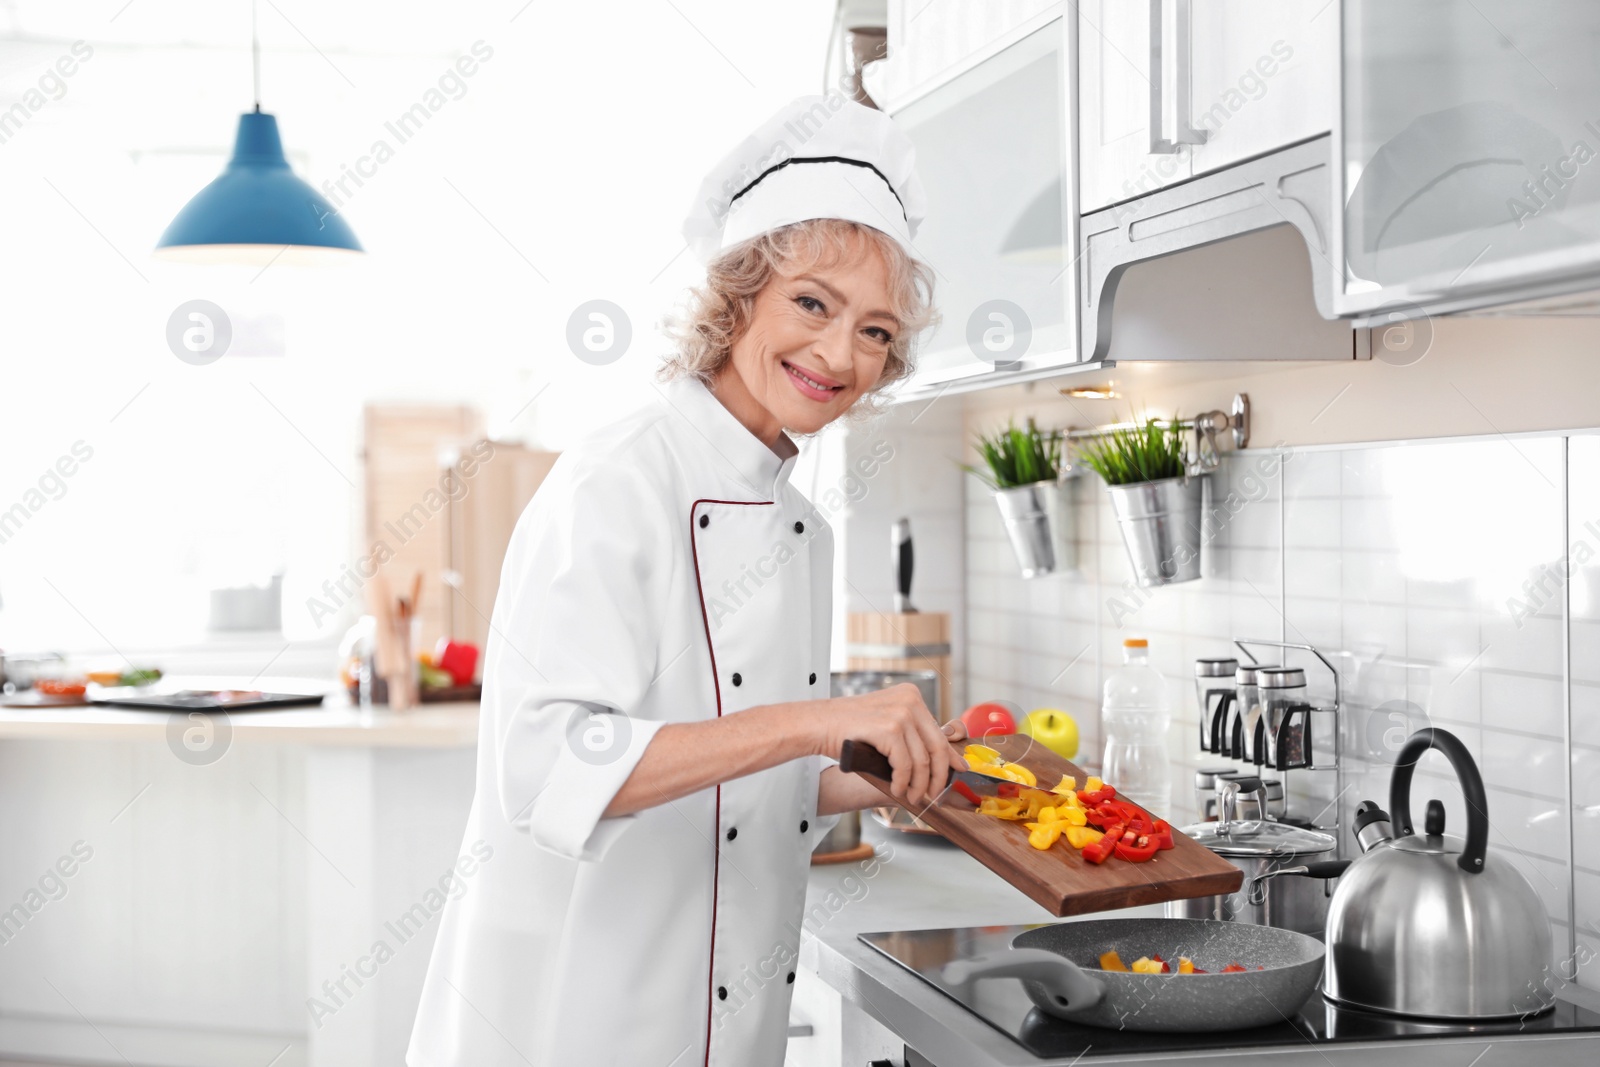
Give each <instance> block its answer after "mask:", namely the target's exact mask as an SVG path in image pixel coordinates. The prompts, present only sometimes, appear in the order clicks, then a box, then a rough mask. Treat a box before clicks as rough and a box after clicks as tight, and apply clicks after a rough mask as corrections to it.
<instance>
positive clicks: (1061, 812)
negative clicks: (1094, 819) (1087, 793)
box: [1056, 808, 1089, 826]
mask: <svg viewBox="0 0 1600 1067" xmlns="http://www.w3.org/2000/svg"><path fill="white" fill-rule="evenodd" d="M1056 819H1057V821H1059V822H1064V823H1068V824H1069V825H1072V826H1084V825H1086V824H1087V823H1088V822H1089V816H1088V815H1087V814H1086V813H1085V812H1084V810H1083V809H1082V808H1057V809H1056Z"/></svg>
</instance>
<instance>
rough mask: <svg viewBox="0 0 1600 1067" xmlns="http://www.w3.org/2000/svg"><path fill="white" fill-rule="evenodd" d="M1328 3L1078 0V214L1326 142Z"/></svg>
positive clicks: (1332, 20) (1330, 46) (1331, 47)
mask: <svg viewBox="0 0 1600 1067" xmlns="http://www.w3.org/2000/svg"><path fill="white" fill-rule="evenodd" d="M1336 11H1337V5H1336V4H1330V3H1329V2H1328V0H1203V2H1200V3H1193V2H1192V0H1082V2H1081V3H1080V4H1079V5H1078V64H1079V67H1078V93H1079V116H1078V118H1079V132H1078V139H1079V163H1078V173H1079V183H1080V203H1081V206H1082V210H1083V211H1085V212H1091V211H1097V210H1099V209H1101V208H1105V207H1109V206H1110V205H1112V204H1116V203H1121V202H1123V201H1127V200H1132V199H1135V198H1137V197H1140V196H1143V195H1145V194H1147V193H1151V192H1154V191H1155V190H1157V189H1160V188H1162V187H1164V186H1167V185H1171V184H1173V183H1175V182H1181V181H1184V180H1186V179H1188V178H1191V177H1194V176H1197V175H1200V174H1204V173H1208V172H1210V171H1214V170H1218V169H1220V168H1222V167H1227V166H1231V165H1233V164H1235V163H1238V162H1241V161H1243V160H1246V159H1249V158H1252V157H1254V156H1259V155H1261V154H1263V153H1265V152H1270V151H1274V150H1276V149H1278V148H1283V147H1286V146H1288V145H1291V144H1295V143H1297V142H1300V141H1304V140H1307V139H1308V138H1311V137H1316V136H1319V135H1321V134H1324V133H1327V132H1328V130H1329V127H1330V125H1331V120H1332V110H1333V97H1334V89H1333V86H1334V53H1335V37H1336V32H1337V21H1336V20H1337V15H1336Z"/></svg>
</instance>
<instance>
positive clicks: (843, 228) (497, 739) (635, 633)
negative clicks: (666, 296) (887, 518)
mask: <svg viewBox="0 0 1600 1067" xmlns="http://www.w3.org/2000/svg"><path fill="white" fill-rule="evenodd" d="M921 215H922V188H921V185H920V183H919V182H918V180H917V177H916V174H915V172H914V171H913V168H912V148H911V145H910V143H909V142H908V140H907V138H906V137H905V135H904V134H903V133H901V132H900V131H899V130H898V129H897V128H896V127H895V126H894V124H893V123H892V122H891V121H890V120H889V118H888V117H887V116H885V115H883V114H882V113H880V112H878V111H875V110H872V109H870V108H865V107H862V106H860V105H857V104H854V103H851V102H848V101H845V100H843V99H842V98H838V97H832V98H824V97H802V98H801V99H799V100H796V101H795V102H794V103H792V104H790V105H789V106H788V107H785V108H784V109H782V110H781V111H779V112H778V113H777V114H776V115H774V116H773V117H772V118H771V119H769V120H768V121H767V122H766V123H765V124H764V125H763V126H762V127H761V128H760V129H758V130H756V132H755V133H754V134H752V135H751V136H750V137H749V138H747V139H746V140H745V141H744V142H742V143H741V144H740V145H739V146H738V147H737V148H735V149H734V151H733V152H731V153H730V154H729V155H728V156H727V157H726V158H725V159H724V160H723V161H722V162H721V164H720V165H719V166H718V167H717V169H716V170H714V171H713V172H712V173H711V174H710V175H709V176H708V177H707V178H706V180H705V183H704V184H703V186H702V187H701V190H700V195H699V197H698V199H697V202H696V206H695V210H694V211H693V213H692V214H691V216H690V218H689V219H688V221H687V222H686V224H685V236H686V237H687V238H688V240H689V242H690V244H691V246H692V247H694V248H695V250H696V251H697V252H698V253H700V254H701V255H702V257H703V258H706V259H708V260H709V265H708V267H707V278H706V284H705V286H704V287H703V288H702V289H700V290H698V291H697V292H696V293H695V295H694V299H693V300H692V301H691V307H690V313H689V315H688V319H687V321H686V322H684V323H682V324H680V327H679V331H678V333H679V336H678V338H677V340H678V351H677V352H676V353H675V354H674V355H673V357H672V358H671V359H670V360H669V361H668V362H667V365H666V367H665V369H664V374H663V377H665V378H666V381H665V383H664V384H663V385H662V386H661V387H660V388H659V390H658V392H659V394H660V395H659V398H658V399H657V400H656V401H655V402H653V403H651V404H649V405H648V406H646V407H645V408H644V409H642V410H640V411H638V412H636V413H633V414H631V415H628V416H626V417H624V418H622V419H621V420H620V421H618V422H615V423H613V424H612V425H610V426H607V427H605V428H603V429H601V430H599V431H598V432H595V433H593V434H592V435H591V436H589V437H588V438H587V439H586V440H585V441H583V442H582V443H581V444H579V445H578V446H577V447H575V448H573V449H572V450H570V451H568V452H566V453H565V454H563V455H562V457H561V459H560V461H559V462H557V463H556V465H555V468H554V469H553V470H552V471H551V473H550V476H549V477H548V478H547V479H546V480H545V482H544V484H543V485H542V486H541V487H540V488H539V491H538V493H537V494H536V495H535V496H534V498H533V501H532V503H531V504H529V506H528V508H527V510H526V511H525V512H524V513H523V515H522V518H521V520H520V521H519V522H518V524H517V528H516V531H515V533H514V534H513V535H512V540H511V544H510V547H509V549H508V551H507V554H506V560H505V567H504V570H503V572H502V574H501V581H500V595H499V597H498V599H497V600H496V602H495V606H494V614H493V626H492V636H491V637H490V639H489V644H488V651H487V656H486V660H485V669H484V691H483V711H482V716H483V717H482V726H481V729H480V732H479V740H478V782H477V792H476V795H475V798H474V801H473V805H472V813H471V816H470V818H469V821H468V825H467V832H466V839H465V841H464V843H463V845H462V853H461V854H462V857H463V859H462V861H461V864H460V866H459V867H458V871H459V872H460V873H461V882H462V885H463V886H464V889H463V891H462V892H460V893H458V894H456V896H455V897H454V898H453V899H452V900H451V901H450V903H449V905H448V907H447V908H446V910H445V912H444V914H443V917H442V919H441V924H440V929H439V935H438V940H437V942H436V944H435V947H434V952H433V959H432V962H431V964H430V966H429V970H428V975H427V981H426V985H425V988H424V990H423V995H422V1003H421V1006H420V1008H419V1010H418V1015H417V1022H416V1028H415V1031H414V1033H413V1035H412V1039H411V1047H410V1050H409V1052H408V1055H407V1059H406V1062H407V1063H408V1064H409V1065H410V1067H526V1065H530V1064H531V1065H535V1067H580V1065H586V1064H596V1065H600V1064H607V1065H610V1064H617V1065H626V1067H688V1065H694V1064H698V1065H704V1067H711V1065H715V1067H777V1065H778V1064H780V1063H781V1062H782V1061H783V1055H784V1044H785V1040H786V1032H787V1027H788V1017H789V1001H790V994H791V992H792V989H793V986H792V984H791V983H793V981H794V977H795V973H794V972H795V965H796V956H797V950H798V947H799V930H800V923H801V917H802V911H803V906H804V901H805V892H806V872H807V866H808V861H809V856H810V852H811V850H812V848H813V846H814V845H815V844H816V843H817V842H818V840H820V837H821V835H822V834H824V833H825V832H826V831H827V829H828V828H829V826H830V825H831V822H832V821H833V820H832V819H830V818H829V816H832V815H836V814H837V813H839V812H841V811H847V810H853V809H856V808H860V807H864V806H866V805H868V804H870V803H873V802H875V801H877V800H880V799H881V795H880V794H878V793H877V791H876V790H875V789H874V788H873V787H872V786H871V785H869V784H868V783H866V782H864V781H862V780H861V779H859V778H857V777H856V776H854V775H846V774H844V773H842V772H841V771H840V770H839V769H838V768H837V767H836V766H831V765H830V764H831V762H832V758H834V757H837V755H838V753H839V748H840V745H841V743H842V742H844V741H845V740H846V739H850V738H855V739H859V740H863V741H867V742H870V743H871V744H872V745H874V746H875V747H877V748H878V749H879V750H881V751H882V752H884V753H885V754H887V755H888V757H889V759H890V761H891V763H892V764H893V765H894V780H893V790H894V792H895V794H896V795H897V796H899V797H902V798H904V799H905V801H906V802H907V803H908V804H911V805H913V806H915V805H920V804H926V803H928V802H929V801H930V800H931V798H932V797H934V796H937V795H938V794H939V793H940V792H941V791H942V790H943V788H944V785H945V782H946V778H947V773H948V771H949V769H950V768H951V767H960V766H962V765H963V764H962V762H961V759H960V757H959V756H957V755H955V752H954V749H952V747H951V746H950V744H949V742H950V741H951V740H958V739H959V738H960V737H961V736H962V735H961V730H960V726H959V724H958V723H957V724H951V726H949V727H946V728H945V731H941V729H940V728H939V727H938V725H937V724H936V722H935V720H934V719H933V717H932V716H931V715H930V714H929V712H928V709H927V708H926V707H925V706H924V705H923V703H922V701H921V699H920V697H919V696H918V694H917V691H916V689H915V688H914V687H912V686H898V687H895V688H892V689H888V690H885V691H884V692H882V693H877V694H872V695H868V696H860V697H850V698H843V699H835V700H830V699H828V660H829V637H830V618H831V607H832V605H831V599H832V598H831V590H832V584H833V546H832V538H831V533H830V531H829V529H828V526H827V524H826V523H825V522H824V521H823V520H822V517H821V516H820V515H819V514H818V513H817V511H816V509H815V508H813V507H812V506H811V505H810V504H809V503H808V502H807V501H806V499H805V498H804V497H802V496H801V495H800V493H799V492H798V491H797V490H796V489H795V488H794V487H793V486H792V485H790V484H789V474H790V471H791V469H792V468H793V466H794V462H795V455H796V451H797V449H796V446H795V443H794V441H793V440H792V439H791V437H790V434H800V435H805V434H813V433H816V432H817V431H819V430H821V429H822V428H823V427H824V426H826V425H828V424H829V423H831V422H833V421H834V420H835V419H838V418H839V417H841V416H843V415H845V414H847V413H849V412H851V411H852V409H856V408H857V406H858V404H859V403H860V402H861V401H862V400H863V399H864V398H868V397H870V394H872V393H873V392H874V391H875V390H878V389H880V388H882V387H883V386H885V385H887V384H888V383H890V382H893V381H895V380H897V379H899V378H902V377H904V376H905V375H906V374H907V373H908V372H909V370H910V362H909V358H910V352H911V348H912V342H913V340H914V339H915V336H916V334H917V332H918V331H919V330H920V329H922V328H923V327H924V326H925V325H926V324H927V322H928V321H929V320H930V317H931V315H932V309H931V306H930V298H931V280H930V279H931V273H930V271H929V270H928V268H927V267H926V266H924V265H922V264H921V263H919V262H917V261H916V260H915V259H914V258H913V250H912V247H911V239H912V236H913V234H914V233H915V229H916V226H917V223H918V222H919V221H920V218H921ZM469 872H470V873H469Z"/></svg>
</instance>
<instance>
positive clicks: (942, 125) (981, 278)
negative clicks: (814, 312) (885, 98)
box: [894, 18, 1078, 395]
mask: <svg viewBox="0 0 1600 1067" xmlns="http://www.w3.org/2000/svg"><path fill="white" fill-rule="evenodd" d="M1073 27H1074V23H1073V22H1072V20H1069V19H1065V18H1057V19H1054V20H1053V21H1051V22H1049V23H1047V24H1046V25H1044V26H1043V27H1041V28H1039V29H1037V30H1035V31H1034V32H1033V33H1031V34H1029V35H1028V36H1026V37H1024V38H1023V39H1021V40H1019V41H1017V42H1016V43H1015V44H1012V45H1011V46H1009V47H1007V48H1005V49H1003V50H1001V51H1000V52H998V53H996V54H995V55H993V56H991V57H989V58H988V59H986V60H985V61H984V62H982V63H980V64H979V65H977V66H975V67H972V68H971V69H969V70H967V71H965V72H964V73H963V74H961V75H960V76H959V77H957V78H955V79H953V80H951V81H949V82H947V83H946V84H944V85H941V86H940V87H939V88H938V89H936V90H934V91H933V92H931V93H928V94H927V95H925V96H923V97H920V98H919V99H918V100H916V102H914V103H912V104H910V105H908V106H906V107H904V108H902V109H900V110H898V111H896V112H895V113H894V116H895V119H896V121H897V122H898V123H899V125H900V126H901V128H903V129H904V130H905V131H906V133H907V134H908V135H909V136H910V138H911V140H912V142H913V143H914V144H915V146H916V153H917V170H918V173H919V174H920V176H921V178H922V182H923V185H924V187H925V188H926V190H927V206H928V213H927V218H926V220H925V221H924V222H923V224H922V227H921V229H920V230H919V231H918V233H917V239H916V251H917V254H918V255H919V256H920V257H921V258H922V259H923V260H924V261H925V262H927V263H928V264H929V265H930V266H931V267H932V268H933V269H934V271H935V273H936V277H935V280H934V299H935V303H936V304H937V306H938V309H939V312H940V315H941V322H940V323H939V325H938V326H937V328H936V329H934V330H931V331H929V333H928V334H926V335H924V337H923V338H922V343H921V345H920V350H919V353H918V359H917V363H918V369H917V373H916V376H915V377H914V379H913V380H912V381H911V382H910V383H909V385H908V387H907V389H906V390H905V393H906V394H907V395H909V394H911V393H916V392H919V391H927V390H930V389H940V390H948V389H949V388H951V387H953V385H954V384H955V383H958V382H964V383H966V384H967V385H968V386H970V385H972V384H973V383H974V382H977V381H982V382H985V383H987V382H990V381H994V382H998V381H1002V380H1015V379H1016V376H1017V375H1019V374H1031V375H1037V374H1039V373H1043V372H1044V370H1045V369H1047V368H1054V367H1060V366H1062V365H1064V364H1069V363H1072V362H1073V361H1075V360H1076V358H1077V355H1076V344H1075V337H1076V332H1075V311H1076V299H1075V295H1076V292H1077V283H1076V279H1077V274H1076V257H1075V256H1074V255H1072V254H1071V253H1070V251H1069V250H1071V249H1075V248H1076V246H1077V225H1078V212H1077V207H1076V199H1075V195H1074V194H1075V189H1074V184H1075V183H1074V182H1073V181H1072V177H1073V175H1074V173H1075V167H1074V165H1073V163H1072V148H1073V138H1072V137H1071V135H1070V132H1069V131H1070V130H1071V128H1072V114H1073V108H1072V101H1071V93H1070V90H1071V79H1070V74H1069V72H1070V64H1069V63H1068V57H1069V56H1070V55H1071V45H1070V40H1071V35H1072V32H1073Z"/></svg>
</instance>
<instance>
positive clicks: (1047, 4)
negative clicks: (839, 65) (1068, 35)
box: [862, 0, 1062, 114]
mask: <svg viewBox="0 0 1600 1067" xmlns="http://www.w3.org/2000/svg"><path fill="white" fill-rule="evenodd" d="M1061 6H1062V5H1061V0H982V2H980V3H974V2H973V0H889V18H888V26H887V29H888V34H889V54H888V57H887V58H885V59H883V60H880V61H879V62H876V63H872V64H870V65H868V67H867V68H866V70H865V71H864V72H863V76H862V77H863V81H864V84H865V86H866V89H867V92H868V93H869V94H870V95H871V97H872V99H873V101H874V102H875V103H876V104H877V105H878V106H879V107H881V108H882V109H883V110H885V111H887V112H890V113H891V114H892V113H893V112H895V111H898V110H899V109H900V108H901V107H904V106H905V105H906V104H908V103H910V102H911V101H912V100H914V99H916V98H917V97H919V96H922V95H924V94H926V93H929V92H931V91H933V90H934V89H936V88H938V87H939V86H940V85H943V84H944V83H945V82H947V81H949V80H950V79H951V78H954V77H956V76H957V75H959V74H960V73H961V72H962V71H964V70H966V69H968V68H969V67H972V66H975V65H976V64H978V63H981V62H983V61H984V60H985V59H987V58H988V57H989V56H991V55H993V54H994V53H995V52H998V51H1000V50H1002V49H1004V48H1006V47H1007V46H1009V45H1011V44H1014V43H1015V42H1016V41H1018V40H1019V39H1021V38H1022V37H1025V36H1027V35H1028V34H1029V33H1031V32H1033V31H1034V30H1036V29H1038V28H1039V27H1040V26H1042V25H1043V24H1044V23H1045V22H1048V21H1049V20H1050V19H1052V18H1055V17H1058V16H1059V15H1060V8H1061Z"/></svg>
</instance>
